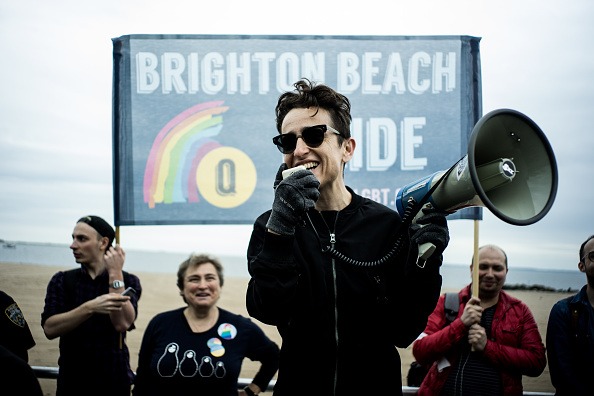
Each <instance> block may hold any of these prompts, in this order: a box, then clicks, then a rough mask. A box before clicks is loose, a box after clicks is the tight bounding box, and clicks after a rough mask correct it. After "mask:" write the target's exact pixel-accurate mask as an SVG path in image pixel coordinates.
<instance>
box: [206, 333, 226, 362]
mask: <svg viewBox="0 0 594 396" xmlns="http://www.w3.org/2000/svg"><path fill="white" fill-rule="evenodd" d="M206 345H208V347H209V348H210V353H211V355H212V356H214V357H221V356H223V355H224V354H225V347H224V346H223V343H222V342H221V340H219V339H218V338H216V337H213V338H211V339H210V340H208V341H207V342H206Z"/></svg>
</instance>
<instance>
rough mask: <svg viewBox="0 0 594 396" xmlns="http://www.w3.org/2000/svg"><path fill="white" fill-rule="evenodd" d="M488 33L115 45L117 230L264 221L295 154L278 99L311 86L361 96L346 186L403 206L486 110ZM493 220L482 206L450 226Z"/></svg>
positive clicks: (141, 40)
mask: <svg viewBox="0 0 594 396" xmlns="http://www.w3.org/2000/svg"><path fill="white" fill-rule="evenodd" d="M479 41H480V38H476V37H468V36H227V35H225V36H216V35H215V36H213V35H128V36H122V37H119V38H115V39H113V45H114V53H113V56H114V76H113V152H114V155H113V164H114V167H113V172H114V175H113V176H114V212H115V224H116V225H156V224H251V223H253V222H254V220H255V219H256V217H257V216H258V215H260V214H261V213H263V212H264V211H266V210H268V209H270V207H271V205H272V199H273V189H272V185H273V182H274V178H275V175H276V171H277V169H278V166H279V165H280V164H281V162H282V155H281V154H280V153H279V152H278V150H277V148H276V147H275V146H274V145H273V143H272V137H274V136H275V135H277V134H278V132H277V130H276V126H275V125H276V124H275V113H274V109H275V106H276V103H277V100H278V97H279V96H280V95H281V94H282V93H284V92H286V91H292V90H293V89H294V87H293V84H294V83H295V82H296V81H298V80H299V79H301V78H308V79H309V80H312V81H315V82H319V83H323V84H326V85H329V86H330V87H332V88H334V89H335V90H337V91H338V92H340V93H342V94H344V95H346V96H347V97H348V98H349V100H350V101H351V106H352V108H351V114H352V116H353V122H352V125H351V135H352V137H353V138H354V139H355V141H356V143H357V146H356V150H355V155H354V157H353V159H352V160H351V161H350V162H349V163H348V164H347V166H346V169H345V182H346V184H347V185H348V186H349V187H351V188H353V189H354V190H355V192H357V193H358V194H360V195H362V196H364V197H368V198H371V199H373V200H375V201H377V202H380V203H382V204H384V205H387V206H389V207H391V208H393V209H394V208H395V205H394V204H395V202H394V200H395V192H396V190H397V189H398V188H400V187H402V186H404V185H406V184H408V183H411V182H413V181H415V180H417V179H421V178H423V177H426V176H428V175H430V174H432V173H434V172H437V171H440V170H445V169H448V168H449V167H451V166H452V165H454V164H455V163H456V162H457V161H458V160H460V159H461V158H462V157H463V156H464V155H466V152H467V148H468V140H469V136H470V134H471V132H472V128H473V126H474V124H475V123H476V122H477V121H478V119H479V118H480V116H481V115H482V108H481V74H480V56H479ZM452 217H455V218H473V219H476V218H479V219H480V218H481V217H482V208H469V209H464V210H461V211H459V212H456V213H455V214H454V215H452V216H450V218H452Z"/></svg>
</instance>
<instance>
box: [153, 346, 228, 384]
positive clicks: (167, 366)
mask: <svg viewBox="0 0 594 396" xmlns="http://www.w3.org/2000/svg"><path fill="white" fill-rule="evenodd" d="M207 345H208V346H209V348H210V349H211V353H212V354H213V356H217V357H218V356H223V355H224V354H225V348H224V347H223V346H222V343H221V340H219V339H218V338H211V339H210V340H208V342H207ZM213 350H214V352H213ZM178 353H181V351H180V347H179V345H178V344H177V343H175V342H170V343H169V344H167V346H166V347H165V350H164V351H163V354H162V355H161V357H160V358H159V360H158V362H157V372H158V373H159V375H160V376H161V377H174V376H175V375H176V373H177V372H179V374H180V375H181V376H182V377H195V376H196V374H200V376H201V377H204V378H208V377H212V376H213V374H214V376H215V377H217V378H223V377H225V375H226V374H227V369H226V368H225V363H223V362H222V361H218V362H214V361H213V360H212V358H211V357H210V356H203V357H202V358H201V359H200V363H198V359H197V356H196V352H195V351H193V350H191V349H188V350H187V351H185V352H183V356H181V355H180V356H178ZM215 353H216V355H215ZM180 357H181V361H180Z"/></svg>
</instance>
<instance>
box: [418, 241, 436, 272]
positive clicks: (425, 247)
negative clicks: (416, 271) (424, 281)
mask: <svg viewBox="0 0 594 396" xmlns="http://www.w3.org/2000/svg"><path fill="white" fill-rule="evenodd" d="M434 251H435V245H434V244H432V243H431V242H425V243H422V244H420V245H419V254H418V256H417V266H419V267H420V268H425V263H426V262H427V259H428V258H429V257H431V255H432V254H433V252H434Z"/></svg>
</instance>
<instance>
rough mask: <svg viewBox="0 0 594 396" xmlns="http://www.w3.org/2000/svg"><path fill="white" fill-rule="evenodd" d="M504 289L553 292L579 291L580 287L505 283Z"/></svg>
mask: <svg viewBox="0 0 594 396" xmlns="http://www.w3.org/2000/svg"><path fill="white" fill-rule="evenodd" d="M503 290H521V291H538V292H543V291H544V292H553V293H577V292H579V291H580V289H574V288H572V287H568V288H567V289H555V288H554V287H549V286H543V285H526V284H523V283H522V284H513V285H507V284H506V285H503Z"/></svg>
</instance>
